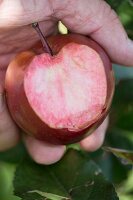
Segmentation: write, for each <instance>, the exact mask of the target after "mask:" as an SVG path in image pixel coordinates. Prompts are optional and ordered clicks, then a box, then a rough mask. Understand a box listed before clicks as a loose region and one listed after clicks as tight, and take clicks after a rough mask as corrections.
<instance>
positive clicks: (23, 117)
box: [5, 34, 114, 144]
mask: <svg viewBox="0 0 133 200" xmlns="http://www.w3.org/2000/svg"><path fill="white" fill-rule="evenodd" d="M48 42H49V45H50V47H51V49H52V51H53V53H54V54H57V53H58V52H59V51H60V49H61V48H62V47H63V46H65V45H66V44H68V43H70V42H75V43H78V44H84V45H87V46H89V47H91V48H92V49H94V50H95V51H97V52H98V53H99V55H100V57H101V59H102V62H103V63H104V67H105V72H106V77H107V97H106V102H105V108H104V109H103V112H102V114H101V116H100V117H99V119H98V120H97V122H95V123H94V124H92V125H91V126H89V127H87V128H85V129H84V130H81V131H77V132H75V131H69V130H68V129H64V128H63V129H54V128H51V127H49V126H48V125H47V124H45V123H44V122H43V121H42V120H41V119H40V118H39V117H38V116H37V115H36V113H35V112H34V111H33V109H32V108H31V106H30V104H29V102H28V100H27V97H26V95H25V91H24V74H25V70H26V68H27V67H28V65H29V63H30V62H31V60H32V59H33V58H34V56H35V55H36V54H40V53H44V50H43V49H42V45H41V44H40V43H38V44H36V45H35V46H34V48H33V49H32V50H29V51H26V52H23V53H20V54H19V55H17V56H16V58H15V59H14V60H13V61H12V62H11V63H10V64H9V66H8V69H7V73H6V79H5V88H6V99H7V104H8V108H9V111H10V113H11V116H12V118H13V119H14V121H15V122H16V124H17V125H18V126H19V127H20V128H21V129H22V130H24V131H25V132H26V133H28V134H29V135H31V136H33V137H35V138H37V139H39V140H41V141H45V142H48V143H53V144H70V143H75V142H78V141H80V140H81V139H83V138H84V137H86V136H87V135H89V134H91V133H92V132H93V131H94V130H95V129H96V128H97V127H98V126H99V125H100V124H101V123H102V122H103V120H104V119H105V117H106V116H107V114H108V112H109V108H110V105H111V101H112V98H113V93H114V76H113V71H112V66H111V62H110V60H109V58H108V56H107V54H106V53H105V51H104V50H103V49H102V48H101V47H100V46H99V45H98V44H97V43H96V42H95V41H93V40H91V39H90V38H88V37H85V36H81V35H78V34H68V35H57V36H52V37H49V38H48Z"/></svg>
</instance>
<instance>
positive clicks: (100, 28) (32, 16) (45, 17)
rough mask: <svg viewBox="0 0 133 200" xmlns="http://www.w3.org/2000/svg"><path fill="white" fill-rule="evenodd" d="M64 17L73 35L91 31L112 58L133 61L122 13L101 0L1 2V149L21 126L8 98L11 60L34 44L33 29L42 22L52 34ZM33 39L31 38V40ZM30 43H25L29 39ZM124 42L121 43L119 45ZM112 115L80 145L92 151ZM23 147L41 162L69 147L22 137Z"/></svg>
mask: <svg viewBox="0 0 133 200" xmlns="http://www.w3.org/2000/svg"><path fill="white" fill-rule="evenodd" d="M58 20H61V21H62V22H63V23H64V24H65V25H66V27H67V28H68V29H69V30H70V31H71V32H75V33H80V34H83V35H88V36H90V37H91V38H93V39H94V40H95V41H97V42H98V43H99V44H100V45H101V46H102V47H103V48H104V49H105V50H106V52H107V53H108V54H109V56H110V58H111V60H112V62H115V63H119V64H123V65H133V58H132V55H133V42H132V41H131V40H129V39H128V37H127V35H126V33H125V31H124V29H123V27H122V25H121V23H120V21H119V19H118V17H117V16H116V14H115V13H114V11H112V10H111V8H110V7H109V5H108V4H107V3H106V2H105V1H102V0H83V1H82V2H81V1H80V0H64V1H62V0H55V1H52V0H49V1H48V0H44V1H41V0H40V1H37V0H34V1H33V0H29V1H25V0H14V1H8V0H4V1H1V2H0V41H1V42H0V150H1V151H2V150H6V149H7V148H10V147H12V146H14V145H15V144H16V143H17V142H18V141H19V129H18V128H17V127H16V125H15V124H14V122H13V121H12V119H11V118H10V116H9V113H8V110H7V108H6V103H5V99H4V95H2V94H3V93H4V76H5V72H6V68H7V66H8V64H9V62H10V60H11V59H12V58H13V57H14V56H15V55H16V54H17V53H18V52H21V51H24V50H27V49H29V48H30V47H32V46H33V45H34V44H35V43H36V42H37V41H38V36H37V34H36V32H35V31H34V30H33V28H31V26H30V24H31V23H33V22H40V23H39V24H40V27H41V30H42V31H43V33H44V34H45V35H46V36H48V35H52V34H55V33H56V31H57V22H58ZM28 38H30V40H29V39H28ZM25 41H26V42H25ZM120 45H121V46H120ZM107 123H108V119H106V120H105V121H104V123H103V124H102V125H101V126H100V127H99V128H98V129H97V130H96V131H95V132H94V133H93V134H92V135H90V136H89V137H87V138H86V139H84V140H83V141H81V142H80V144H81V147H82V148H84V149H86V150H88V151H93V150H96V149H97V148H99V147H100V146H101V145H102V143H103V140H104V135H105V132H106V128H107ZM24 142H25V145H26V147H27V149H28V151H29V154H30V155H31V156H32V158H33V159H34V160H35V161H36V162H38V163H42V164H51V163H54V162H56V161H58V160H59V159H60V158H61V157H62V156H63V154H64V152H65V146H63V145H62V146H61V145H56V146H55V145H51V144H47V143H45V142H40V141H38V140H36V139H34V138H31V137H30V136H27V135H25V136H24Z"/></svg>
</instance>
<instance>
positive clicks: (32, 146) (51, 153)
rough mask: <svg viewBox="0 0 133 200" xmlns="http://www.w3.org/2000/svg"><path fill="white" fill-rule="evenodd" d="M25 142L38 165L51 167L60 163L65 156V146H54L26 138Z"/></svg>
mask: <svg viewBox="0 0 133 200" xmlns="http://www.w3.org/2000/svg"><path fill="white" fill-rule="evenodd" d="M24 142H25V145H26V147H27V150H28V152H29V154H30V156H31V157H32V159H33V160H34V161H35V162H36V163H38V164H45V165H50V164H53V163H56V162H58V161H59V160H60V159H61V158H62V157H63V155H64V153H65V151H66V147H65V146H64V145H53V144H48V143H46V142H42V141H39V140H37V139H35V138H33V137H30V136H24Z"/></svg>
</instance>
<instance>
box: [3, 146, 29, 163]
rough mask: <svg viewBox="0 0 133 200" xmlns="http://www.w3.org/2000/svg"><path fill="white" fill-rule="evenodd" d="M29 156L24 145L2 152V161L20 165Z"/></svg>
mask: <svg viewBox="0 0 133 200" xmlns="http://www.w3.org/2000/svg"><path fill="white" fill-rule="evenodd" d="M26 154H27V152H26V149H25V147H24V146H23V144H22V143H20V144H18V145H17V146H15V147H13V148H12V149H9V150H7V151H4V152H0V161H4V162H8V163H18V162H19V161H20V160H22V158H23V157H25V155H26Z"/></svg>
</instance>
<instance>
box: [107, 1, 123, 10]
mask: <svg viewBox="0 0 133 200" xmlns="http://www.w3.org/2000/svg"><path fill="white" fill-rule="evenodd" d="M125 1H126V0H125ZM106 2H107V3H108V4H110V6H111V7H112V8H113V9H115V10H117V9H118V8H119V6H120V5H121V4H122V3H123V0H117V1H116V0H106Z"/></svg>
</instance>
